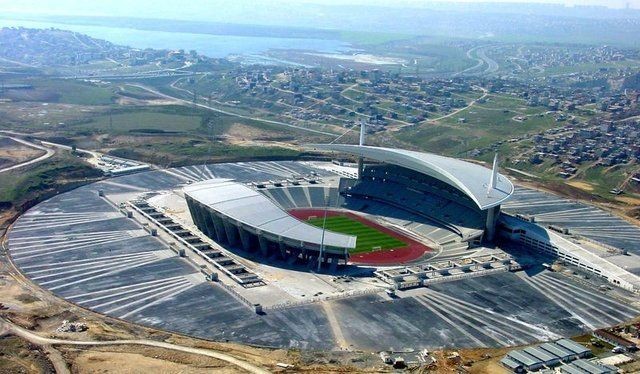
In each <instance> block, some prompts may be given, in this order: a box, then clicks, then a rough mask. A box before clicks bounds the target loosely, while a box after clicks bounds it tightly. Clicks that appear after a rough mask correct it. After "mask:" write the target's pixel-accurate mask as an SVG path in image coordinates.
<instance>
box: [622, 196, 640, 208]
mask: <svg viewBox="0 0 640 374" xmlns="http://www.w3.org/2000/svg"><path fill="white" fill-rule="evenodd" d="M616 200H618V201H622V202H623V203H626V204H630V205H638V206H640V199H639V198H637V197H631V196H618V197H616Z"/></svg>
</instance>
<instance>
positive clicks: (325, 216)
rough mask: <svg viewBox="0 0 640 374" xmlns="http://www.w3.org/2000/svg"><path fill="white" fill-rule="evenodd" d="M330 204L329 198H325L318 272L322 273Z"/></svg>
mask: <svg viewBox="0 0 640 374" xmlns="http://www.w3.org/2000/svg"><path fill="white" fill-rule="evenodd" d="M328 206H329V202H328V201H327V197H326V196H325V197H324V218H323V219H322V237H321V239H320V255H319V256H318V272H320V266H321V265H322V255H323V254H324V233H325V231H326V230H327V209H328Z"/></svg>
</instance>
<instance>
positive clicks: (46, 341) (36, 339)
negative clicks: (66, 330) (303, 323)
mask: <svg viewBox="0 0 640 374" xmlns="http://www.w3.org/2000/svg"><path fill="white" fill-rule="evenodd" d="M8 333H11V334H14V335H17V336H20V337H21V338H24V339H26V340H28V341H29V342H31V343H33V344H37V345H42V346H46V345H75V346H99V345H102V346H104V345H145V346H151V347H157V348H164V349H170V350H174V351H179V352H185V353H193V354H198V355H203V356H208V357H212V358H215V359H218V360H222V361H225V362H228V363H230V364H233V365H235V366H238V367H240V368H242V369H244V370H246V371H248V372H250V373H255V374H265V373H269V371H267V370H265V369H262V368H260V367H257V366H255V365H252V364H250V363H248V362H245V361H242V360H239V359H237V358H235V357H233V356H230V355H227V354H224V353H221V352H215V351H212V350H208V349H200V348H191V347H183V346H180V345H176V344H170V343H164V342H158V341H153V340H112V341H95V340H92V341H82V340H63V339H51V338H45V337H42V336H40V335H38V334H35V333H33V332H31V331H29V330H26V329H23V328H22V327H19V326H17V325H15V324H13V323H11V322H8V321H6V320H4V319H0V334H8ZM54 365H55V366H57V365H56V363H55V362H54Z"/></svg>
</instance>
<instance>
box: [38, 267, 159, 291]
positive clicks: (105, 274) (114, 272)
mask: <svg viewBox="0 0 640 374" xmlns="http://www.w3.org/2000/svg"><path fill="white" fill-rule="evenodd" d="M157 261H158V259H153V260H150V261H146V262H142V263H139V264H133V266H132V267H141V266H144V265H147V264H151V263H154V262H157ZM126 269H131V267H129V266H128V265H125V266H117V267H114V268H113V270H111V271H108V272H106V273H103V274H98V275H94V276H93V277H88V278H84V279H79V280H77V281H74V282H69V283H65V284H61V285H59V286H55V287H47V288H48V289H49V290H50V291H54V290H57V289H60V288H63V287H68V286H73V285H75V284H78V283H84V282H87V281H90V280H93V279H96V278H102V277H106V276H109V275H112V274H116V273H119V272H121V271H123V270H126Z"/></svg>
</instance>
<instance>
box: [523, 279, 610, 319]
mask: <svg viewBox="0 0 640 374" xmlns="http://www.w3.org/2000/svg"><path fill="white" fill-rule="evenodd" d="M531 279H532V281H533V282H535V283H537V284H539V285H541V286H542V287H545V288H547V289H548V290H549V292H553V293H556V294H559V295H561V296H564V297H565V298H566V299H567V300H570V303H571V306H572V307H573V308H576V309H577V310H578V311H580V312H582V313H583V314H584V315H585V316H586V317H587V318H590V319H591V320H593V321H595V322H596V323H597V324H599V326H597V327H603V326H608V325H610V323H609V322H607V321H606V320H604V319H602V316H596V312H598V313H600V311H598V310H596V309H592V310H593V311H589V308H591V307H593V305H592V304H590V303H589V302H586V301H584V300H582V299H581V298H579V296H578V295H577V293H572V292H569V291H567V290H564V289H562V288H560V287H559V286H557V285H556V284H553V283H551V282H548V281H545V280H542V279H538V278H531ZM577 304H580V305H582V307H580V306H579V305H577ZM614 320H615V319H614Z"/></svg>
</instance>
